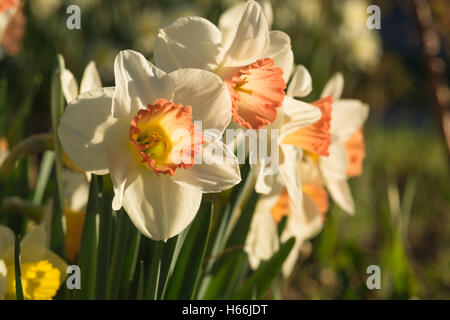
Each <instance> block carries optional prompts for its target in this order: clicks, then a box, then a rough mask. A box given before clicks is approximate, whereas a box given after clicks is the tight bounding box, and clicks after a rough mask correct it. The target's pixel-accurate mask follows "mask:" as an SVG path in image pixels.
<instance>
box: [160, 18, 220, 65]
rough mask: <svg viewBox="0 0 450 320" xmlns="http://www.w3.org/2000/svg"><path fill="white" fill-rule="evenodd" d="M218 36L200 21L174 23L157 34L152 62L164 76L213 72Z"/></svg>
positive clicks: (217, 52)
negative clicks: (190, 70)
mask: <svg viewBox="0 0 450 320" xmlns="http://www.w3.org/2000/svg"><path fill="white" fill-rule="evenodd" d="M221 50H222V33H221V32H220V30H219V29H218V28H217V27H216V26H215V25H214V24H212V23H211V22H209V21H208V20H206V19H203V18H200V17H185V18H179V19H177V20H176V21H175V22H174V23H173V24H171V25H170V26H168V27H165V28H163V29H160V30H159V32H158V37H157V38H156V42H155V50H154V56H155V62H156V64H157V65H158V66H160V67H161V68H162V69H163V70H165V71H166V72H171V71H174V70H177V69H181V68H199V69H206V70H214V69H216V68H217V66H218V65H219V62H220V60H219V59H220V53H221Z"/></svg>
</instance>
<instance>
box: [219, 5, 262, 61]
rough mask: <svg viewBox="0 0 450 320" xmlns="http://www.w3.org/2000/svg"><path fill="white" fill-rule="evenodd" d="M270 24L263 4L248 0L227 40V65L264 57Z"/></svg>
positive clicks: (225, 43)
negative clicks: (263, 10) (262, 7)
mask: <svg viewBox="0 0 450 320" xmlns="http://www.w3.org/2000/svg"><path fill="white" fill-rule="evenodd" d="M269 43H270V39H269V26H268V24H267V20H266V18H265V16H264V13H263V12H262V9H261V6H260V5H259V4H258V3H256V2H255V1H248V2H247V4H246V6H245V8H244V10H243V12H242V15H241V16H240V19H239V20H238V22H237V23H236V25H235V27H234V28H233V31H231V32H230V37H229V38H228V39H227V42H224V49H225V52H226V53H225V60H224V61H223V65H225V66H243V65H247V64H249V63H252V62H255V61H256V60H258V59H260V58H263V57H262V55H263V54H264V53H265V52H267V48H268V47H269Z"/></svg>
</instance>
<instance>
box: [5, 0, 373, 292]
mask: <svg viewBox="0 0 450 320" xmlns="http://www.w3.org/2000/svg"><path fill="white" fill-rule="evenodd" d="M290 41H291V40H290V38H289V36H288V35H287V34H285V33H284V32H281V31H272V30H271V11H270V7H267V6H264V10H263V8H262V7H261V6H260V5H259V4H258V3H257V2H255V1H253V0H249V1H247V2H242V3H240V4H238V5H236V6H234V7H232V8H230V9H229V10H228V11H226V12H225V13H224V14H223V15H222V16H221V17H220V20H219V25H218V27H217V26H215V25H214V24H213V23H211V22H210V21H208V20H206V19H203V18H200V17H185V18H179V19H177V20H176V21H175V22H173V23H172V24H171V25H169V26H167V27H165V28H162V29H160V30H159V33H158V36H157V37H156V40H155V43H154V46H153V47H154V63H151V62H150V61H148V60H147V59H146V58H145V57H144V56H143V55H142V54H140V53H139V52H136V51H133V50H124V51H121V52H120V53H119V54H118V55H117V57H116V59H115V62H114V74H115V87H102V84H101V80H100V77H99V75H98V72H97V70H96V66H95V64H94V63H93V62H91V63H89V65H88V66H87V67H86V70H85V72H84V75H83V78H82V80H81V83H80V89H78V84H77V81H76V80H75V78H74V76H73V75H72V73H71V72H70V71H69V70H67V69H66V68H65V65H64V61H63V60H62V59H60V82H61V88H62V92H63V94H64V97H65V100H66V102H67V107H66V108H65V111H64V114H63V117H62V118H61V120H60V124H59V127H58V136H59V140H60V143H61V145H62V148H63V158H66V161H65V163H66V164H67V163H70V165H68V169H67V171H65V173H63V176H64V179H63V181H64V190H65V193H66V201H65V208H66V209H65V217H64V221H65V230H66V249H67V258H68V261H70V262H71V263H73V262H76V261H77V260H76V259H77V256H78V255H82V254H83V245H81V252H80V242H82V240H81V238H82V237H84V236H85V233H86V232H87V231H86V224H87V222H86V220H85V219H87V216H86V217H85V213H84V212H85V210H86V205H87V204H88V206H89V202H90V201H91V199H90V198H91V197H92V192H90V191H89V182H90V183H91V191H92V190H93V189H92V185H93V181H94V180H95V179H99V176H101V175H109V177H110V178H111V181H112V187H113V192H114V195H113V198H112V203H110V206H111V208H112V210H113V211H115V212H121V211H122V210H124V212H126V214H127V215H128V217H129V219H130V221H131V222H132V223H133V224H134V226H135V227H136V228H137V230H139V232H140V234H142V235H143V236H145V237H146V238H148V239H151V241H150V242H148V243H150V244H151V245H150V246H149V245H148V246H142V247H141V251H139V242H137V247H138V249H136V248H135V246H133V247H130V248H127V247H125V248H123V251H121V253H120V252H113V253H112V257H111V256H107V257H108V259H111V263H125V262H123V261H121V258H122V257H121V256H120V254H122V255H123V257H124V258H125V257H129V256H133V255H132V254H131V255H128V253H127V252H128V251H127V250H135V252H136V254H135V255H134V260H133V265H134V267H133V268H131V269H132V270H133V272H132V274H131V278H132V279H135V280H133V281H134V282H133V283H134V285H135V288H136V290H137V291H138V293H136V294H135V295H134V296H133V297H150V298H231V297H235V298H254V297H262V296H263V294H264V293H265V292H266V290H267V289H268V288H269V287H270V284H271V282H272V281H273V280H274V279H275V276H276V274H277V273H279V272H280V271H281V270H282V274H283V275H284V276H286V277H287V276H289V275H290V274H291V273H292V271H293V269H294V266H295V263H296V261H297V260H298V259H297V258H298V254H299V251H300V249H301V247H302V245H303V244H304V242H305V241H307V240H308V239H310V238H312V237H314V236H315V235H316V234H317V233H318V232H319V231H320V230H321V228H322V226H323V224H324V222H325V215H326V212H327V211H328V208H329V200H328V198H329V196H328V195H330V196H331V198H332V199H333V200H334V201H335V202H336V203H337V204H338V205H339V206H340V207H341V208H342V209H343V210H345V211H347V212H348V213H350V214H353V213H354V211H355V209H354V204H353V200H352V196H351V192H350V188H349V186H348V183H347V181H348V179H349V178H351V177H355V176H358V175H360V174H361V172H362V161H363V158H364V139H363V134H362V128H363V124H364V122H365V120H366V118H367V115H368V106H367V105H365V104H364V103H362V102H360V101H358V100H347V99H342V98H341V95H342V92H343V88H344V79H343V76H342V75H341V74H340V73H338V74H336V75H335V76H333V77H332V78H331V79H330V80H329V82H328V83H327V85H326V86H325V88H324V89H323V91H322V94H321V98H320V99H319V100H318V101H315V102H312V103H307V102H305V101H302V100H301V98H304V97H306V96H308V95H309V94H310V93H311V91H312V78H311V75H310V74H309V72H308V70H307V69H306V68H305V67H304V66H302V65H297V66H295V65H294V55H293V52H292V49H291V42H290ZM199 124H201V127H200V126H199ZM227 128H232V129H236V128H240V129H242V130H243V131H244V132H245V131H246V130H268V131H269V132H270V131H272V130H277V131H278V132H279V135H278V136H277V139H276V141H268V142H267V143H270V144H274V143H275V144H276V151H277V152H278V155H279V163H278V165H277V168H275V169H276V170H269V166H272V165H273V163H267V161H264V160H263V159H259V158H258V159H257V161H256V163H252V164H251V165H250V166H248V165H247V164H242V165H241V166H240V164H239V162H238V159H237V157H236V156H235V154H234V152H235V151H236V150H234V149H233V148H232V147H231V145H230V144H226V143H224V140H223V139H222V136H223V134H224V131H225V130H226V129H227ZM179 132H182V133H183V134H177V133H179ZM268 135H269V136H270V134H268ZM263 142H264V141H263ZM261 143H262V141H259V145H261ZM266 149H269V150H274V149H273V148H271V147H267V146H266ZM248 151H249V153H250V154H251V153H252V152H255V151H254V150H248ZM223 155H226V161H225V160H224V157H223ZM198 159H202V161H197V160H198ZM249 167H250V168H249ZM70 168H72V169H73V168H76V171H77V172H74V171H71V170H70ZM271 169H273V168H271ZM241 171H242V177H243V178H244V175H245V178H246V179H245V181H242V182H241ZM244 171H249V172H245V173H244ZM242 180H244V179H242ZM229 189H232V190H231V192H224V191H226V190H229ZM204 193H208V194H209V193H220V197H214V196H208V199H212V200H213V202H215V204H216V208H215V209H214V210H211V212H206V211H205V210H202V209H200V208H201V204H202V196H203V194H204ZM95 196H97V197H98V194H97V195H95ZM219 198H222V199H225V201H224V203H222V205H220V201H218V200H217V199H219ZM216 200H217V203H216ZM109 213H111V211H110V212H109ZM205 217H207V218H205ZM100 219H101V217H100ZM119 219H120V218H119ZM205 219H206V220H205ZM205 221H206V222H205ZM281 221H283V222H284V223H283V224H282V225H280V222H281ZM83 225H84V230H83ZM100 228H101V226H100ZM44 229H45V228H44V226H43V225H39V226H37V227H35V228H34V229H32V230H31V231H30V232H29V233H28V234H27V236H26V237H25V239H24V240H23V243H22V282H23V290H24V295H25V298H28V299H32V298H38V299H39V298H52V297H54V295H55V294H56V290H57V289H58V287H59V285H61V284H62V283H63V280H64V278H65V276H66V273H65V270H64V266H65V263H64V262H63V261H61V259H60V258H58V257H57V256H55V254H53V253H52V252H50V251H49V250H48V249H47V245H46V243H44V242H45V241H44V238H45V236H44V234H45V232H44ZM36 230H39V231H36ZM121 230H122V229H121V227H120V226H117V228H116V233H115V234H114V233H113V234H112V236H113V237H120V236H121V235H122V233H121ZM0 232H1V234H0V240H1V242H0V259H2V260H0V276H2V277H3V279H4V280H2V278H0V280H2V281H3V282H2V281H0V285H1V286H2V287H3V288H6V289H5V290H3V291H4V293H5V292H6V296H8V295H9V296H14V294H15V282H14V281H15V278H14V270H13V269H14V268H13V261H12V260H11V257H14V255H13V252H12V251H11V250H10V249H8V248H9V247H10V246H11V242H12V241H13V235H12V234H11V231H9V230H8V229H5V228H1V229H0ZM36 232H41V233H42V235H40V236H39V237H38V238H37V237H36V236H33V233H36ZM86 234H87V233H86ZM140 234H138V237H140V236H141V235H140ZM173 239H177V241H175V242H176V244H174V242H173V241H172V240H173ZM293 239H295V240H293ZM120 241H121V240H120V239H119V240H117V239H116V243H119V242H120ZM125 241H126V240H125V238H124V239H123V242H125ZM147 241H148V240H147ZM294 242H295V244H294ZM133 243H134V244H135V242H133ZM148 243H147V244H148ZM141 244H142V242H141ZM29 245H30V246H36V248H37V249H36V250H31V249H28V246H29ZM114 249H116V248H114ZM98 250H101V248H100V246H99V247H98ZM145 250H149V252H151V253H149V254H150V256H151V257H150V258H149V259H147V260H145V261H144V259H143V258H142V259H141V257H144V256H145V257H147V256H148V254H147V253H145V252H142V251H145ZM94 252H97V250H95V251H94ZM108 252H109V251H108ZM38 253H39V254H38ZM28 254H30V256H29V257H28ZM116 254H117V255H118V256H115V255H116ZM98 256H99V257H100V254H99V255H98ZM138 256H139V258H137V257H138ZM168 256H169V257H170V259H167V257H168ZM117 257H118V258H117ZM99 259H100V258H99ZM195 261H197V263H194V262H195ZM247 261H248V262H247ZM99 263H100V261H97V264H99ZM145 263H147V266H144V267H142V264H145ZM248 265H249V266H250V268H251V269H253V270H254V272H252V273H251V276H250V278H248V279H247V281H245V279H246V276H247V275H249V272H247V271H248V269H247V266H248ZM155 266H156V267H155ZM93 267H95V264H94V265H93ZM146 267H148V269H147V268H146ZM115 268H117V266H111V268H110V269H111V270H112V269H114V270H115ZM143 270H150V271H149V272H147V273H145V272H144V271H143ZM273 270H275V271H276V272H275V275H273V273H274V272H273ZM83 272H85V270H82V273H81V276H82V277H83ZM111 272H113V271H111ZM114 272H116V270H115V271H114ZM119 273H120V272H119ZM140 273H142V274H140ZM191 273H192V274H193V276H190V275H189V274H191ZM97 277H99V274H97ZM110 278H111V277H110ZM154 279H158V280H157V281H155V280H154ZM113 284H114V281H113V280H111V279H110V281H109V282H108V284H107V290H110V289H111V287H114V286H113ZM0 289H1V287H0ZM83 289H85V288H83V287H82V288H81V289H79V290H83ZM122 289H123V288H122ZM139 292H141V294H139ZM107 297H118V296H108V295H107Z"/></svg>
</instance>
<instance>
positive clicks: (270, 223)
mask: <svg viewBox="0 0 450 320" xmlns="http://www.w3.org/2000/svg"><path fill="white" fill-rule="evenodd" d="M278 196H279V195H278V194H271V195H269V196H262V197H261V198H260V200H259V201H258V203H257V205H256V208H255V213H254V216H253V219H252V222H251V225H250V230H249V232H248V235H247V239H246V240H245V247H244V251H245V252H246V253H247V254H248V258H249V262H250V267H251V268H252V269H253V270H256V269H257V268H258V266H259V264H260V262H261V260H268V259H270V258H271V257H272V255H273V254H274V253H275V252H277V251H278V248H279V241H278V231H277V225H276V223H275V220H274V219H273V217H272V214H271V213H270V209H271V208H272V207H273V206H274V205H275V203H276V201H277V199H278Z"/></svg>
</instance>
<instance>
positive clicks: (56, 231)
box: [50, 60, 66, 259]
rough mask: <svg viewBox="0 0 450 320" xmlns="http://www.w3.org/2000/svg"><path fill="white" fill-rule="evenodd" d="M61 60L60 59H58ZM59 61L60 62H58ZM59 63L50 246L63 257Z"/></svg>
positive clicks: (54, 110)
mask: <svg viewBox="0 0 450 320" xmlns="http://www.w3.org/2000/svg"><path fill="white" fill-rule="evenodd" d="M58 61H61V60H58ZM59 63H61V62H59ZM60 74H61V65H60V64H59V65H58V66H57V67H56V69H55V71H54V72H53V75H52V82H51V83H52V84H51V101H50V107H51V120H52V133H53V147H54V150H55V167H54V168H55V169H54V181H55V186H54V189H55V192H54V196H53V215H52V228H51V241H50V248H51V249H52V251H54V252H55V253H56V254H58V255H59V256H60V257H62V258H63V259H64V258H65V257H66V254H65V240H64V231H63V225H62V217H63V213H64V192H63V182H62V166H63V164H62V147H61V144H60V142H59V138H58V125H59V120H60V119H61V117H62V115H63V113H64V97H63V94H62V89H61V82H60Z"/></svg>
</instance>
